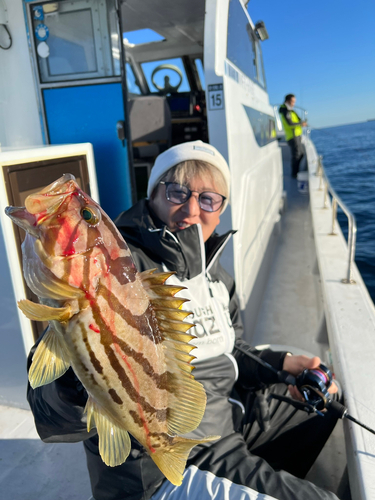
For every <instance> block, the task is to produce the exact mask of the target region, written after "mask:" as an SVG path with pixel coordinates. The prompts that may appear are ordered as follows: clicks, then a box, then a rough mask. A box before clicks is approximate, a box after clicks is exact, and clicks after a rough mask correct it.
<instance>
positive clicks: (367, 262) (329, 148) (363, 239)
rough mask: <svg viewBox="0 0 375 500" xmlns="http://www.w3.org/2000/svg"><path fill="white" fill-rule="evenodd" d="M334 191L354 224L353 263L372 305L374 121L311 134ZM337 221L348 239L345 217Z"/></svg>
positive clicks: (374, 281)
mask: <svg viewBox="0 0 375 500" xmlns="http://www.w3.org/2000/svg"><path fill="white" fill-rule="evenodd" d="M311 138H312V140H313V141H314V144H315V146H316V149H317V151H318V154H320V155H322V156H323V165H324V168H325V171H326V174H327V177H328V178H329V181H330V183H331V185H332V187H333V189H334V190H335V191H336V192H337V194H338V195H339V196H340V198H341V199H342V201H343V202H344V203H345V204H346V206H347V207H348V208H349V210H350V211H351V212H352V213H353V214H354V215H355V218H356V221H357V247H356V255H355V261H356V263H357V266H358V269H359V271H360V272H361V274H362V277H363V279H364V281H365V283H366V286H367V288H368V291H369V292H370V295H371V297H372V300H373V301H374V302H375V121H370V122H364V123H355V124H352V125H342V126H339V127H331V128H324V129H319V130H316V129H314V130H312V132H311ZM338 221H339V223H340V226H341V227H342V229H343V232H344V234H345V236H346V237H347V228H348V224H347V217H346V216H345V214H344V213H343V212H342V211H341V210H339V211H338Z"/></svg>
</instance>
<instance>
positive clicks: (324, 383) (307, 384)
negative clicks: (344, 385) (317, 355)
mask: <svg viewBox="0 0 375 500" xmlns="http://www.w3.org/2000/svg"><path fill="white" fill-rule="evenodd" d="M331 385H332V372H331V370H330V369H329V368H327V367H326V366H325V365H323V364H320V365H319V367H318V368H314V369H312V370H308V369H306V370H304V371H303V372H302V373H301V374H300V375H298V377H296V386H297V388H298V390H299V391H300V393H301V394H302V395H303V396H304V398H305V400H306V403H308V404H309V405H311V406H313V407H314V408H315V410H318V411H322V410H324V408H326V407H327V405H328V403H329V402H330V401H331V398H330V394H329V392H328V389H329V388H330V387H331Z"/></svg>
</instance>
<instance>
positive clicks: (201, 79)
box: [194, 58, 206, 90]
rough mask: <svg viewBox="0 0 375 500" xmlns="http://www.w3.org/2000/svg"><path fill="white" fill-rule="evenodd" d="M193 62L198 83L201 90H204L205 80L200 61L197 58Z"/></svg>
mask: <svg viewBox="0 0 375 500" xmlns="http://www.w3.org/2000/svg"><path fill="white" fill-rule="evenodd" d="M194 62H195V67H196V68H197V72H198V76H199V81H200V82H201V87H202V90H206V80H205V77H204V69H203V63H202V59H200V58H197V59H195V60H194Z"/></svg>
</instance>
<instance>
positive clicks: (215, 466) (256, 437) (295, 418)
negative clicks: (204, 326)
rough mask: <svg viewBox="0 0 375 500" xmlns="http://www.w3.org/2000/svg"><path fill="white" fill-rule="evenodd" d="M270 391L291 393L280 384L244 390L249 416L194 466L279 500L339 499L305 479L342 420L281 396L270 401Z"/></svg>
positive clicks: (211, 447) (243, 399) (200, 455)
mask: <svg viewBox="0 0 375 500" xmlns="http://www.w3.org/2000/svg"><path fill="white" fill-rule="evenodd" d="M271 392H272V393H274V394H279V395H282V396H286V395H287V387H286V386H285V385H284V384H275V385H273V386H270V387H268V388H267V389H265V390H264V391H258V392H257V393H255V392H251V391H242V394H241V399H242V402H243V403H244V406H245V417H244V418H243V419H242V421H241V422H240V424H239V427H238V432H237V433H234V434H231V435H229V436H227V437H225V438H223V439H221V440H219V441H218V442H217V443H213V444H212V445H211V446H209V447H208V448H205V449H203V450H202V451H201V452H200V453H199V454H198V455H197V456H196V457H194V460H193V463H194V465H196V466H197V467H198V468H199V469H200V470H206V471H209V472H211V473H213V474H215V475H216V476H218V477H225V478H227V479H229V480H230V481H232V482H234V483H236V484H240V485H241V484H242V485H244V486H248V487H250V488H252V489H254V490H255V491H258V492H259V493H264V494H267V495H270V496H272V497H274V498H276V499H278V500H301V499H303V500H338V499H337V496H336V495H335V494H334V493H331V492H329V491H326V490H323V489H321V488H319V487H317V486H316V485H314V484H312V483H310V482H308V481H305V480H304V479H303V477H304V476H305V475H306V474H307V472H308V470H309V469H310V467H311V466H312V464H313V463H314V461H315V459H316V458H317V456H318V455H319V453H320V451H321V449H322V448H323V446H324V444H325V442H326V440H327V439H328V437H329V435H330V434H331V432H332V430H333V428H334V426H335V424H336V421H337V418H335V417H333V416H332V415H331V414H329V413H327V414H325V416H324V417H320V416H318V415H316V414H308V413H306V412H305V411H302V410H297V409H295V408H294V407H293V406H291V405H289V404H288V403H285V402H280V401H277V400H276V399H271V400H270V402H269V403H268V402H267V396H268V395H269V393H271ZM261 413H263V417H262V418H261V417H260V416H259V415H260V414H261ZM263 424H266V427H268V428H267V429H264V425H263ZM267 424H268V425H267Z"/></svg>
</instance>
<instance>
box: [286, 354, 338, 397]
mask: <svg viewBox="0 0 375 500" xmlns="http://www.w3.org/2000/svg"><path fill="white" fill-rule="evenodd" d="M320 363H321V360H320V358H319V357H318V356H314V357H313V358H309V357H308V356H304V355H303V354H301V355H298V356H294V355H291V354H287V355H286V356H285V358H284V363H283V370H285V371H287V372H289V373H291V374H292V375H294V376H295V377H296V376H297V375H299V374H300V373H302V372H303V370H305V369H308V370H314V369H315V368H319V365H320ZM288 389H289V392H290V395H291V396H292V398H293V399H297V400H298V401H304V400H305V399H304V397H303V396H302V394H301V393H300V392H299V390H298V389H297V387H296V386H293V385H289V386H288ZM337 391H338V389H337V385H336V384H335V382H334V381H332V384H331V387H330V388H329V389H328V392H329V393H330V394H335V393H336V392H337Z"/></svg>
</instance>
